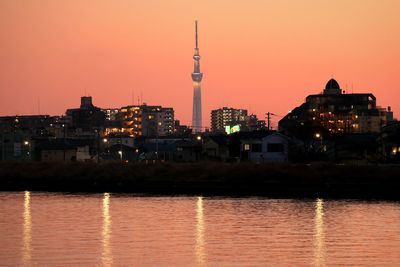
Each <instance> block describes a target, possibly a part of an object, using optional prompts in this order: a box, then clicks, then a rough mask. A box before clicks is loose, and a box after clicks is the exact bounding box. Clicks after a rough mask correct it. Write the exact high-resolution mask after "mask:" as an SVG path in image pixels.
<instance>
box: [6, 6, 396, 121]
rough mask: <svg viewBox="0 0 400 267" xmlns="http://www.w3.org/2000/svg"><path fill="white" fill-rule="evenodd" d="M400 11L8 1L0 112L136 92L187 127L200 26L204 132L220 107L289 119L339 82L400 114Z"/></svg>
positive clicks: (105, 102)
mask: <svg viewBox="0 0 400 267" xmlns="http://www.w3.org/2000/svg"><path fill="white" fill-rule="evenodd" d="M399 10H400V1H398V0H380V1H378V0H374V1H371V0H351V1H350V0H335V1H328V0H320V1H315V0H302V1H300V0H299V1H293V0H290V1H289V0H279V1H272V0H201V1H200V0H198V1H191V0H145V1H144V0H142V1H139V0H116V1H109V0H64V1H61V0H59V1H54V0H41V1H34V0H2V1H0V38H1V40H0V115H16V114H19V115H26V114H37V113H38V111H39V106H40V113H42V114H50V115H61V114H63V113H64V112H65V110H66V109H67V108H71V107H78V106H79V101H80V99H79V98H80V96H82V95H85V94H86V95H91V96H92V97H93V100H94V104H95V105H96V106H99V107H121V106H124V105H129V104H132V93H133V94H134V98H135V103H137V98H138V96H140V95H143V101H144V102H146V103H147V104H149V105H156V104H158V105H163V106H168V107H173V108H174V109H175V117H176V118H177V119H180V120H181V121H182V122H183V123H185V124H190V121H191V113H192V98H193V87H192V80H191V76H190V74H191V72H192V71H193V59H192V56H193V52H194V45H195V44H194V21H195V20H196V19H197V20H199V38H200V40H199V46H200V55H201V56H202V59H201V69H202V72H203V73H204V78H203V83H202V101H203V120H204V124H205V126H209V121H210V110H211V109H215V108H219V107H223V106H230V107H235V108H247V109H248V110H249V111H250V112H252V113H255V114H257V115H258V116H259V117H261V118H264V114H265V113H266V112H268V111H269V112H273V113H276V114H279V115H285V114H286V113H287V111H288V110H291V109H293V108H294V107H295V106H298V105H300V104H301V103H302V102H303V101H304V99H305V97H306V96H307V95H308V94H314V93H319V92H321V91H322V89H323V88H324V86H325V84H326V82H327V81H328V80H329V79H330V78H331V77H334V78H335V79H336V80H337V81H338V82H339V83H340V85H341V87H342V89H344V90H346V91H348V92H351V91H354V93H362V92H372V93H373V94H375V96H376V97H377V102H378V105H381V106H389V105H390V106H392V108H393V110H394V111H395V117H397V116H398V114H399V112H400V103H399V100H400V88H399V81H398V80H399V76H400V75H399V74H400V16H399V15H398V12H399ZM39 103H40V105H39ZM279 119H280V117H275V118H274V125H276V122H277V120H279Z"/></svg>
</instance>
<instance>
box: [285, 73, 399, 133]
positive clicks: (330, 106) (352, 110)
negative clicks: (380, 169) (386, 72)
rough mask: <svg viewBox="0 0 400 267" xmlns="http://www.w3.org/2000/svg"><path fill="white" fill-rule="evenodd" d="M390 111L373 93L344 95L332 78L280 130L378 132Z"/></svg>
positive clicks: (290, 114) (294, 111) (388, 117)
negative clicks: (322, 89)
mask: <svg viewBox="0 0 400 267" xmlns="http://www.w3.org/2000/svg"><path fill="white" fill-rule="evenodd" d="M391 114H392V113H391V112H390V111H387V110H386V109H385V108H381V107H379V106H377V105H376V98H375V96H374V95H373V94H371V93H362V94H360V93H357V94H345V93H344V92H343V90H342V89H341V88H340V86H339V84H338V82H337V81H336V80H334V79H331V80H329V81H328V83H327V84H326V86H325V89H324V91H323V93H321V94H315V95H309V96H307V98H306V101H305V103H303V104H302V105H301V106H299V107H297V108H295V109H294V110H293V111H292V112H290V113H289V114H287V115H286V116H285V117H284V118H283V119H282V120H281V121H279V129H280V130H281V131H284V132H286V133H289V132H292V133H295V132H299V131H300V132H302V131H303V130H302V128H304V129H306V128H307V129H318V128H319V129H320V130H321V131H324V132H326V133H327V134H344V133H379V132H380V131H381V129H382V127H383V126H385V125H386V124H387V122H388V119H389V120H390V118H391V117H393V115H391ZM303 132H304V131H303Z"/></svg>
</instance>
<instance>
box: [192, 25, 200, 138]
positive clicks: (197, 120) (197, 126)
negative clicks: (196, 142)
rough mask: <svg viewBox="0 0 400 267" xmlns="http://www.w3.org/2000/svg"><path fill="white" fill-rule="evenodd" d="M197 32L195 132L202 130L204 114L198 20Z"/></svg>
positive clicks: (194, 93) (193, 118)
mask: <svg viewBox="0 0 400 267" xmlns="http://www.w3.org/2000/svg"><path fill="white" fill-rule="evenodd" d="M195 32H196V48H195V49H194V56H193V59H194V70H193V73H192V80H193V89H194V90H193V114H192V127H193V132H194V133H198V132H201V130H202V126H203V125H202V116H201V80H202V78H203V73H201V72H200V54H199V46H198V35H197V20H196V22H195Z"/></svg>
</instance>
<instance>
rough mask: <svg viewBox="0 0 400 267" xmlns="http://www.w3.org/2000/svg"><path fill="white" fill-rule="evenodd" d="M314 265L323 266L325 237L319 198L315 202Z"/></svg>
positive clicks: (322, 209) (322, 205)
mask: <svg viewBox="0 0 400 267" xmlns="http://www.w3.org/2000/svg"><path fill="white" fill-rule="evenodd" d="M314 236H315V237H314V240H315V245H314V247H315V253H314V262H315V266H325V237H324V201H323V200H322V199H320V198H318V199H317V200H316V203H315V234H314Z"/></svg>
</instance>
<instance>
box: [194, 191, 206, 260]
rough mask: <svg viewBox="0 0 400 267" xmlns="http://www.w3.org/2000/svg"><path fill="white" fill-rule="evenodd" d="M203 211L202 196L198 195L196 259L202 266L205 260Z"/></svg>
mask: <svg viewBox="0 0 400 267" xmlns="http://www.w3.org/2000/svg"><path fill="white" fill-rule="evenodd" d="M203 212H204V210H203V197H198V198H197V205H196V259H197V263H198V265H199V266H203V265H204V263H205V260H206V253H205V248H204V217H203Z"/></svg>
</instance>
